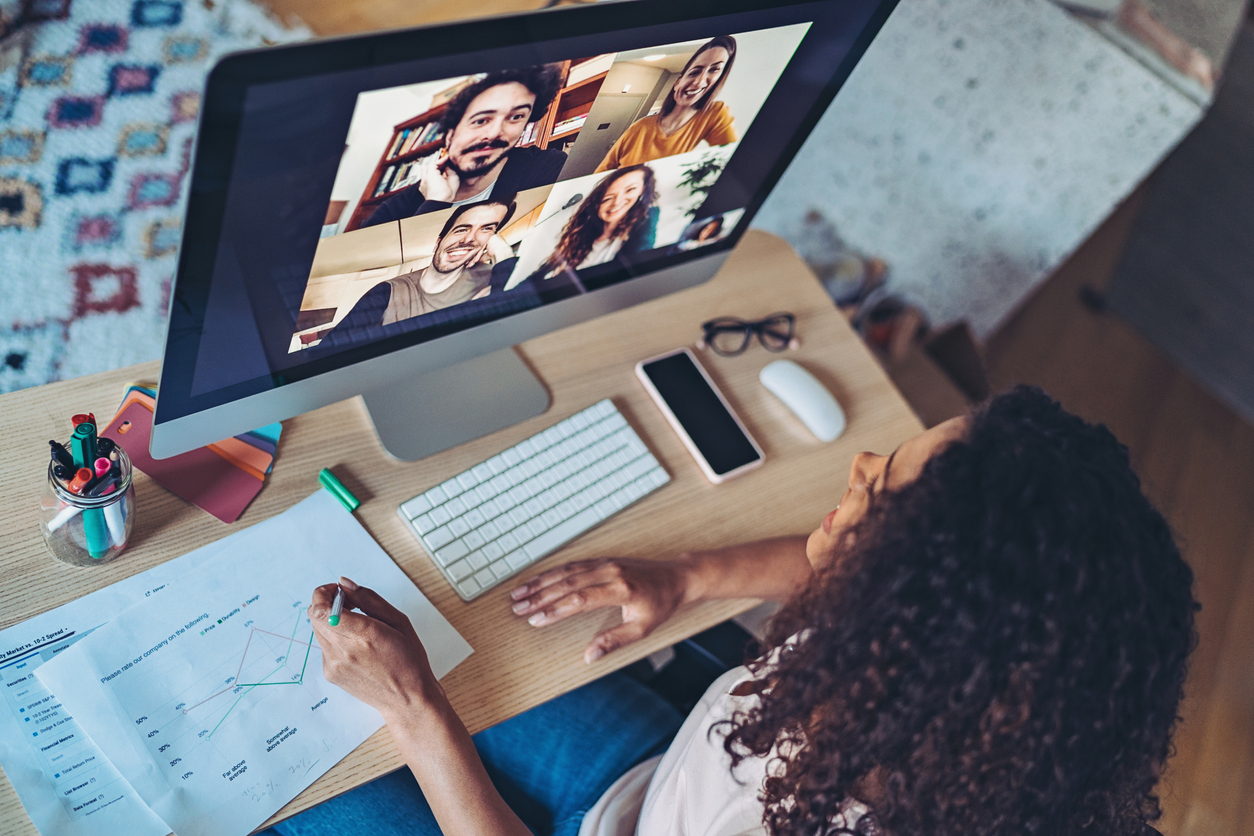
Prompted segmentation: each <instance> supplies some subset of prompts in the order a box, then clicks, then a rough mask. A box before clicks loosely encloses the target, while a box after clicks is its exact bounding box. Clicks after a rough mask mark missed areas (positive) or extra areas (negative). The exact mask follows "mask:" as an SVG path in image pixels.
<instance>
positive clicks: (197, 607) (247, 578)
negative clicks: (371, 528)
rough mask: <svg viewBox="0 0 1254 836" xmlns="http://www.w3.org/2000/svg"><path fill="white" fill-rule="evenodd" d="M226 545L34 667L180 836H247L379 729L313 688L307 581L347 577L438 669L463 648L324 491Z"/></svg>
mask: <svg viewBox="0 0 1254 836" xmlns="http://www.w3.org/2000/svg"><path fill="white" fill-rule="evenodd" d="M278 521H281V523H280V524H275V523H276V522H278ZM236 538H238V539H236ZM228 539H229V540H234V542H232V543H230V544H229V546H228V547H226V548H223V549H221V550H220V551H219V553H218V554H217V555H216V556H215V557H213V559H211V560H207V561H204V562H203V563H201V565H200V566H199V567H198V568H196V569H195V570H193V571H192V572H189V573H186V574H183V575H181V576H180V577H179V578H178V579H177V581H175V582H174V584H172V586H171V589H174V590H177V591H176V592H175V593H173V594H170V593H165V594H162V595H158V596H153V597H150V598H148V599H147V600H143V601H141V602H140V603H139V604H137V605H136V606H134V607H132V608H130V609H128V610H126V611H125V612H122V613H120V614H116V615H115V616H114V618H113V620H112V621H110V622H109V623H108V624H105V625H104V626H101V627H99V628H97V629H96V630H95V631H94V632H93V633H92V634H91V635H90V636H88V637H86V638H85V639H83V640H82V641H79V642H77V643H75V644H73V645H72V646H70V647H69V648H67V649H66V650H64V651H63V652H62V653H60V654H58V656H57V658H54V659H53V660H51V661H49V662H47V663H46V664H44V665H43V666H42V667H40V668H39V669H38V671H37V675H38V677H39V679H40V680H41V681H42V682H43V684H44V685H45V686H46V687H47V688H48V689H49V690H50V691H51V692H52V693H53V694H56V695H57V696H58V697H59V698H60V699H61V701H62V703H63V705H64V706H65V708H66V709H68V710H69V711H71V712H78V715H79V716H80V722H81V723H82V725H83V728H84V729H86V731H87V732H88V733H89V734H90V735H91V737H92V739H93V740H95V742H96V744H97V745H98V746H99V747H100V750H101V751H103V752H104V753H105V755H106V756H107V757H108V759H109V761H111V762H112V764H113V766H114V767H116V768H117V770H118V771H119V772H120V773H121V774H122V776H124V777H125V778H126V780H127V781H128V782H129V783H130V785H131V786H132V787H134V790H135V792H137V793H138V795H139V796H140V798H142V799H143V801H144V802H146V803H147V805H148V807H149V808H151V810H152V811H153V812H154V813H155V814H156V816H159V817H160V818H161V819H162V820H164V822H165V823H166V824H168V825H169V827H170V828H173V830H174V831H175V832H176V833H178V834H179V836H199V835H200V834H203V835H204V836H244V834H247V833H248V832H249V831H251V830H252V829H253V828H255V827H256V826H257V825H259V824H261V823H262V822H263V821H265V820H266V819H267V818H268V817H269V816H271V815H272V814H273V813H274V812H276V811H277V810H278V809H279V808H281V807H282V806H283V805H284V804H286V803H287V802H288V801H290V800H291V799H292V798H294V797H295V796H296V795H297V794H299V793H300V792H301V791H302V790H303V789H305V787H307V786H309V785H310V784H311V783H313V781H314V780H316V779H317V778H318V777H319V776H320V775H322V774H323V773H324V772H326V771H327V770H328V769H330V768H331V767H332V766H333V765H335V763H337V762H338V761H339V760H340V759H341V758H343V757H345V756H346V755H347V754H348V753H349V752H351V751H352V750H353V749H354V748H356V747H357V746H358V745H360V744H361V743H362V742H363V741H364V740H365V739H366V738H367V737H369V736H370V735H371V734H373V733H374V732H375V731H376V730H377V729H378V728H380V726H381V725H382V718H381V717H380V716H379V714H378V713H377V712H375V711H374V710H373V709H371V708H369V707H368V706H366V705H364V704H362V703H360V702H358V701H357V700H356V699H354V698H353V697H350V696H349V695H348V694H346V693H345V692H343V691H341V690H340V689H339V688H337V687H335V686H333V685H330V684H328V683H327V682H326V681H325V679H323V676H322V655H321V652H320V650H319V649H318V645H317V641H316V640H315V639H314V638H313V634H312V627H311V626H310V624H309V621H308V618H307V616H306V615H305V609H306V607H307V606H308V604H309V596H310V594H311V592H312V591H313V588H314V587H315V586H317V585H319V584H322V583H327V582H329V581H332V580H334V579H335V578H337V577H338V576H339V575H341V574H347V575H349V576H351V577H352V578H353V579H354V580H356V581H358V582H359V583H362V584H365V585H367V586H371V587H373V588H374V589H376V590H377V591H379V592H380V593H381V594H382V595H384V596H385V597H386V598H388V599H389V600H390V601H392V603H393V604H395V605H396V606H397V607H398V608H399V609H401V610H402V611H403V612H405V614H406V615H408V616H409V618H410V619H411V621H413V623H414V627H415V628H416V629H417V631H418V635H419V636H420V637H421V638H422V639H423V642H424V644H425V646H426V648H427V651H428V654H429V658H430V661H431V665H432V668H433V669H434V671H435V673H436V675H437V676H443V675H444V674H445V673H447V672H448V671H449V670H451V669H452V668H453V667H454V666H455V665H456V664H458V663H459V662H461V661H462V660H463V659H465V658H466V657H467V656H468V655H469V654H470V652H471V649H470V646H469V645H468V644H467V643H466V641H465V640H464V639H463V638H462V637H461V636H460V635H459V634H458V633H457V632H456V631H455V630H454V629H453V627H452V625H450V624H449V623H448V622H447V621H446V620H445V619H444V618H443V616H441V615H440V614H439V612H438V611H437V610H436V609H435V608H434V606H432V605H431V603H430V602H429V601H427V599H426V598H425V597H424V596H423V595H422V593H421V592H420V591H419V590H418V588H417V587H416V586H414V584H413V582H412V581H410V580H409V578H408V577H406V576H405V574H404V573H403V572H401V570H400V569H399V568H398V567H397V566H396V564H395V563H393V562H392V560H391V559H390V558H389V557H388V556H387V555H386V554H385V553H384V552H383V550H382V549H381V548H379V546H378V544H377V543H375V541H374V540H373V539H372V538H371V537H370V535H369V534H367V533H366V531H365V530H364V529H363V528H362V527H361V526H360V525H359V524H358V523H357V521H356V520H355V519H354V518H353V517H352V515H351V514H349V512H348V511H347V510H346V509H344V507H343V506H341V505H340V504H339V503H338V502H337V501H336V500H335V499H334V498H333V497H331V495H330V494H328V493H327V492H325V491H318V492H317V493H315V494H314V495H313V496H311V497H309V498H308V499H306V500H304V501H303V502H301V503H299V504H298V505H296V506H294V507H293V508H292V509H290V510H288V511H287V512H285V513H284V514H282V515H280V516H279V517H276V518H274V519H272V520H270V521H269V522H268V523H263V524H260V525H257V526H254V527H252V528H250V529H247V530H245V531H244V532H240V534H239V535H236V537H233V538H228ZM93 832H96V833H101V832H109V831H100V830H94V831H93ZM111 832H122V831H120V830H117V831H111Z"/></svg>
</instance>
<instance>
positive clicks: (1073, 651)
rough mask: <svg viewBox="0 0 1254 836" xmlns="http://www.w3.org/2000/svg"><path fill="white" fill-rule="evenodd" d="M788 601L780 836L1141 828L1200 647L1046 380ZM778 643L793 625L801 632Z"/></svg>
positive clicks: (779, 629) (735, 723) (1162, 537)
mask: <svg viewBox="0 0 1254 836" xmlns="http://www.w3.org/2000/svg"><path fill="white" fill-rule="evenodd" d="M853 534H854V537H853V539H852V541H851V542H852V545H850V546H848V547H847V549H846V550H845V551H844V552H843V553H842V554H839V555H835V556H834V557H833V559H832V560H831V561H830V565H829V566H827V567H826V568H825V569H823V570H821V571H819V572H818V573H816V576H815V578H814V579H813V582H812V583H811V584H810V585H809V586H808V587H807V589H806V590H805V591H803V592H802V593H801V594H800V595H799V596H798V598H797V599H796V600H794V601H793V602H790V604H789V605H788V606H787V607H786V608H785V609H784V610H783V611H782V612H781V613H780V615H779V616H778V617H777V619H776V620H775V622H774V624H773V625H772V628H771V634H770V636H769V637H768V644H769V645H770V646H772V647H774V648H776V649H777V651H776V658H775V659H774V660H771V661H768V660H767V658H766V657H763V658H762V659H759V660H757V661H755V662H753V663H751V665H750V667H751V669H753V670H754V671H755V673H758V674H759V676H760V677H761V679H760V682H759V688H760V700H759V701H757V702H756V703H753V704H750V707H748V708H746V709H743V710H741V711H738V712H737V713H736V714H735V715H734V716H733V718H732V720H730V721H728V722H727V724H726V725H725V726H724V727H723V729H724V731H725V733H726V735H727V736H726V738H725V740H724V746H725V748H726V750H727V752H728V753H729V754H730V755H731V756H732V760H733V763H739V762H740V761H741V760H743V759H744V758H746V757H748V756H765V757H769V758H771V759H772V760H773V763H772V764H771V765H770V766H769V768H768V773H767V774H768V777H767V779H766V782H765V784H764V799H763V800H764V801H765V807H766V809H765V813H764V823H765V824H766V826H767V828H768V829H769V831H770V832H771V833H772V834H775V836H782V834H795V835H796V836H815V834H828V833H834V832H848V831H846V830H837V829H835V828H834V827H833V817H834V816H835V815H836V814H837V813H839V812H840V811H841V809H842V807H843V806H844V805H845V804H847V803H848V801H849V800H850V799H857V800H859V801H862V802H863V803H865V804H867V805H868V806H869V807H870V808H871V813H870V814H869V815H867V816H864V817H863V818H862V819H861V820H860V821H859V822H858V825H857V827H856V828H855V829H856V831H857V832H859V833H888V834H893V836H916V835H918V836H922V834H926V835H927V836H945V834H962V836H984V834H1016V835H1017V834H1032V836H1042V835H1043V834H1059V836H1062V834H1066V835H1067V836H1072V834H1103V836H1124V835H1125V834H1137V836H1140V834H1142V833H1143V832H1144V828H1145V823H1146V822H1152V821H1154V820H1156V819H1157V818H1158V816H1159V815H1160V810H1159V804H1158V798H1157V796H1156V795H1155V792H1154V787H1155V784H1156V783H1157V780H1158V777H1159V773H1160V771H1161V767H1162V765H1163V764H1164V763H1165V762H1166V760H1167V758H1168V756H1169V754H1170V751H1171V735H1172V731H1173V729H1174V727H1175V725H1176V723H1177V720H1178V708H1179V704H1180V699H1181V694H1182V690H1183V686H1184V680H1185V668H1186V659H1187V657H1188V655H1189V653H1190V651H1191V650H1192V648H1193V646H1194V644H1195V642H1196V638H1195V633H1194V626H1193V619H1194V612H1195V611H1196V609H1197V604H1196V603H1195V601H1194V598H1193V593H1192V589H1193V573H1192V572H1191V571H1190V569H1189V567H1188V565H1187V564H1186V563H1185V562H1184V560H1183V559H1182V558H1181V556H1180V553H1179V551H1178V550H1177V548H1176V544H1175V542H1174V540H1173V537H1172V533H1171V530H1170V528H1169V527H1168V525H1167V522H1166V521H1165V520H1164V519H1163V517H1162V515H1161V514H1159V513H1158V511H1156V510H1155V509H1154V507H1153V506H1152V505H1151V504H1150V502H1149V501H1148V500H1147V499H1146V498H1145V496H1144V494H1143V493H1142V492H1141V487H1140V482H1139V480H1138V479H1137V477H1136V475H1135V474H1134V473H1133V471H1132V468H1131V466H1130V465H1129V461H1128V454H1127V450H1126V448H1125V447H1123V445H1121V444H1120V443H1119V442H1118V441H1117V440H1116V439H1115V437H1114V436H1113V435H1112V434H1111V433H1110V432H1109V431H1108V430H1107V429H1106V428H1105V427H1104V426H1094V425H1092V424H1088V423H1086V422H1084V421H1083V420H1081V419H1080V418H1077V417H1075V416H1074V415H1070V414H1068V413H1066V412H1064V411H1063V409H1062V408H1061V407H1060V406H1059V405H1058V403H1056V402H1055V401H1053V400H1052V399H1050V398H1049V396H1048V395H1046V394H1045V393H1044V392H1042V391H1040V390H1039V389H1034V388H1029V387H1024V386H1020V387H1016V388H1014V389H1012V390H1010V391H1009V392H1007V393H1004V394H1002V395H999V396H998V397H995V398H993V399H992V400H991V401H990V402H988V403H987V404H985V405H984V406H983V407H981V408H979V409H978V410H976V411H975V412H974V413H973V415H972V416H971V418H970V419H969V423H968V428H967V430H966V432H965V434H964V437H963V438H962V439H961V440H958V441H955V442H953V443H952V444H950V445H948V446H947V447H945V448H944V449H942V450H941V451H939V452H938V453H936V454H935V455H933V456H932V458H931V459H930V460H929V461H928V463H927V464H926V466H925V467H924V469H923V472H922V474H921V475H920V477H919V478H918V479H917V480H916V481H913V482H911V483H909V484H907V485H904V486H902V487H901V488H899V489H897V490H895V491H893V492H891V493H885V494H882V495H881V496H880V497H878V498H877V499H876V500H875V501H873V502H872V505H871V508H870V511H869V512H868V514H867V517H866V518H865V519H864V520H863V521H862V522H860V523H859V524H858V526H857V527H856V529H855V531H854V532H853ZM789 637H795V638H793V640H792V641H791V642H789V641H788V638H789Z"/></svg>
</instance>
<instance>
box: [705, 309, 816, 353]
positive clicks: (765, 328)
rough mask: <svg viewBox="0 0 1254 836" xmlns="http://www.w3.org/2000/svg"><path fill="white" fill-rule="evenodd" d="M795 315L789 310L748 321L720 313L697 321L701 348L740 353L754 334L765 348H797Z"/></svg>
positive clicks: (799, 343)
mask: <svg viewBox="0 0 1254 836" xmlns="http://www.w3.org/2000/svg"><path fill="white" fill-rule="evenodd" d="M796 326H797V318H796V317H795V316H793V315H792V314H790V313H783V312H780V313H775V314H771V315H770V316H768V317H767V318H766V319H762V320H759V321H757V322H748V321H746V320H743V319H737V318H736V317H734V316H720V317H719V318H718V319H711V320H710V321H709V322H703V323H702V324H701V331H702V332H703V334H704V337H703V338H702V340H701V342H700V343H699V345H700V347H701V348H706V347H707V346H708V347H709V348H710V349H711V350H712V351H713V352H714V353H715V354H718V355H719V356H721V357H735V356H736V355H737V354H742V353H744V350H745V349H746V348H748V347H749V340H750V338H751V337H753V335H754V334H757V336H758V342H760V343H762V347H763V348H765V349H766V350H767V351H784V350H785V349H789V348H794V349H795V348H800V347H801V341H800V340H798V339H797V338H796V336H795V335H794V331H795V330H796Z"/></svg>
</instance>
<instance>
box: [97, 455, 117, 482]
mask: <svg viewBox="0 0 1254 836" xmlns="http://www.w3.org/2000/svg"><path fill="white" fill-rule="evenodd" d="M112 466H113V462H111V461H109V459H106V458H99V459H96V478H97V479H99V478H100V477H101V476H104V475H105V474H106V473H108V472H109V468H111V467H112Z"/></svg>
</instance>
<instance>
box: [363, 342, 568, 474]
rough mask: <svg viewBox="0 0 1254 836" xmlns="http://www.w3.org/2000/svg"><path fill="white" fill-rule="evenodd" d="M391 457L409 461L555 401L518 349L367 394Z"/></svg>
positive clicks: (507, 424)
mask: <svg viewBox="0 0 1254 836" xmlns="http://www.w3.org/2000/svg"><path fill="white" fill-rule="evenodd" d="M362 399H363V400H364V401H365V402H366V409H367V410H368V411H369V412H370V419H371V420H372V421H374V429H375V432H376V433H378V435H379V441H381V442H382V443H383V449H385V450H386V451H387V452H388V454H389V455H391V456H392V457H393V458H397V459H400V460H401V461H405V462H412V461H417V460H418V459H422V458H426V457H427V456H430V455H433V454H435V453H439V452H440V451H441V450H447V449H449V448H450V447H456V446H457V445H458V444H461V443H463V442H466V441H470V440H471V439H475V438H479V437H480V436H484V435H487V434H488V433H493V432H496V431H497V430H503V429H505V428H506V427H510V426H513V425H514V424H517V423H518V422H520V421H526V420H527V419H528V418H534V417H535V416H537V415H542V414H544V412H545V411H546V410H547V409H548V408H549V404H550V403H551V402H552V399H551V398H550V397H549V392H548V390H547V389H545V388H544V384H543V383H541V382H540V380H539V379H538V378H537V377H536V376H535V374H534V373H533V372H532V371H531V369H529V368H528V367H527V364H526V363H524V362H523V360H522V358H521V357H519V356H518V353H517V352H516V351H514V349H512V348H506V349H502V350H500V351H494V352H492V353H491V354H484V355H481V356H479V357H475V358H473V359H470V360H463V361H462V362H460V363H456V364H454V365H452V366H445V367H444V368H442V369H436V370H435V371H432V372H428V373H426V374H422V375H418V376H416V377H412V378H409V379H407V380H402V381H400V382H398V383H396V384H394V385H391V386H387V387H384V388H382V389H377V390H375V391H373V392H367V393H365V394H364V395H362Z"/></svg>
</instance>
